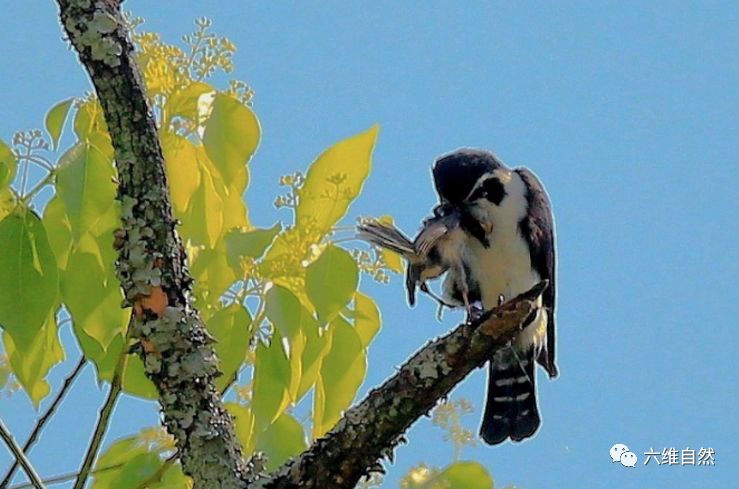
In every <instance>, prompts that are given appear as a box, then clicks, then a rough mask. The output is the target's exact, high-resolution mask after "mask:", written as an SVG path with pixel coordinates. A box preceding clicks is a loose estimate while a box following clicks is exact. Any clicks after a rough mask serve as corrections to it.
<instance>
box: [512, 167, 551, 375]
mask: <svg viewBox="0 0 739 489" xmlns="http://www.w3.org/2000/svg"><path fill="white" fill-rule="evenodd" d="M516 173H518V174H519V176H520V177H521V179H522V180H523V181H524V183H526V185H527V186H528V188H529V192H528V193H527V195H526V200H527V201H528V213H527V214H526V217H524V218H523V219H522V220H521V222H520V223H519V227H520V228H521V234H522V235H523V236H527V237H528V241H529V243H528V245H529V254H530V258H531V266H532V267H533V268H534V270H536V272H537V273H538V274H539V277H540V278H541V279H542V280H544V279H547V280H549V287H547V289H546V290H545V291H544V294H543V295H542V302H543V305H544V307H545V308H546V311H547V315H548V317H547V319H548V323H547V347H546V349H544V350H542V352H541V354H540V355H539V357H538V358H537V362H538V363H539V364H540V365H541V366H542V367H544V369H546V371H547V372H548V373H549V376H550V377H555V376H556V375H557V366H556V364H555V362H554V358H555V357H554V349H555V346H556V345H555V340H556V338H555V331H556V330H555V326H554V307H555V300H556V292H557V281H556V253H555V247H554V217H553V215H552V206H551V204H550V202H549V197H548V196H547V192H546V190H544V186H543V185H542V184H541V182H540V181H539V179H538V178H537V177H536V175H534V174H533V173H532V172H531V171H529V170H528V169H526V168H518V169H516Z"/></svg>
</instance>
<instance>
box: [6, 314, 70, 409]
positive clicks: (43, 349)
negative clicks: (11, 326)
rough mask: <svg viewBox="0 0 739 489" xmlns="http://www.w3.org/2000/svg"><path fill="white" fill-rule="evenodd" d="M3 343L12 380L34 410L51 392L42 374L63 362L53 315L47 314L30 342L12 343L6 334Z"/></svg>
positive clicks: (44, 375) (62, 353)
mask: <svg viewBox="0 0 739 489" xmlns="http://www.w3.org/2000/svg"><path fill="white" fill-rule="evenodd" d="M3 341H4V343H5V351H6V352H7V354H8V360H9V363H10V367H11V368H12V369H13V373H14V374H15V377H16V378H17V379H18V382H19V383H20V384H21V386H23V390H25V391H26V393H27V394H28V397H30V398H31V401H32V402H33V405H34V406H35V407H36V408H38V405H39V402H41V400H42V399H43V398H44V397H46V396H47V395H48V394H49V392H51V388H50V387H49V383H48V382H46V380H45V379H46V375H47V374H48V373H49V371H50V370H51V368H52V367H53V366H54V365H56V364H57V363H59V362H61V361H62V360H64V349H63V348H62V344H61V343H60V342H59V334H58V332H57V324H56V314H55V312H54V311H52V312H51V313H49V316H48V317H47V319H46V321H45V322H44V324H43V326H42V327H41V329H40V330H38V331H37V332H36V335H35V336H34V337H33V339H32V341H31V342H30V343H28V344H23V343H16V342H15V341H14V340H13V337H11V336H10V335H9V334H8V333H7V332H6V333H5V334H4V335H3Z"/></svg>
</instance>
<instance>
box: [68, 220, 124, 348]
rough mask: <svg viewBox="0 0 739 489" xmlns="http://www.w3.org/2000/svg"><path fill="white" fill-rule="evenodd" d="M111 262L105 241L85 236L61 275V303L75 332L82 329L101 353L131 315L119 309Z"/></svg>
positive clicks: (118, 291)
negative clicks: (63, 304)
mask: <svg viewBox="0 0 739 489" xmlns="http://www.w3.org/2000/svg"><path fill="white" fill-rule="evenodd" d="M101 241H102V240H101ZM106 241H107V240H106ZM106 245H107V246H106ZM114 262H115V252H114V250H113V247H112V246H110V245H109V244H108V243H107V242H103V243H99V242H98V241H97V240H95V238H94V237H92V236H91V235H90V234H89V233H88V234H85V235H84V236H82V238H81V239H80V241H79V244H78V246H77V247H76V249H75V250H74V251H73V252H72V253H71V255H70V256H69V259H68V262H67V266H66V269H65V271H64V273H63V274H62V276H61V287H60V288H61V295H62V300H63V301H64V303H65V304H66V306H67V309H68V310H69V312H70V314H71V316H72V321H73V322H74V325H75V331H76V332H79V330H80V329H81V330H83V331H84V332H85V334H86V335H87V336H89V337H91V338H92V339H94V340H95V341H96V342H97V343H98V344H99V345H100V347H101V348H102V350H103V351H105V350H107V349H108V345H109V344H110V342H111V341H112V340H113V338H114V337H115V336H117V335H121V334H123V333H124V331H125V328H126V325H127V324H128V318H129V317H130V315H131V312H130V309H122V308H121V302H122V301H123V293H122V292H121V288H120V285H119V282H118V279H117V277H116V275H115V270H114V267H113V264H114Z"/></svg>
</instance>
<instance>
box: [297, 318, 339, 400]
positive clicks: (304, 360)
mask: <svg viewBox="0 0 739 489" xmlns="http://www.w3.org/2000/svg"><path fill="white" fill-rule="evenodd" d="M302 317H303V318H304V320H303V321H302V322H301V330H302V331H301V333H302V335H303V337H304V338H305V346H304V347H303V354H302V355H301V359H300V369H301V370H300V385H299V386H298V391H297V392H296V393H295V395H294V396H293V402H295V403H297V402H298V401H299V400H300V399H302V398H303V396H304V395H305V394H306V393H307V392H308V391H309V390H310V388H311V387H313V385H314V384H315V383H316V379H318V373H319V371H320V369H321V363H322V362H323V358H324V357H325V356H326V354H327V353H328V351H329V349H330V348H331V341H330V340H331V338H330V335H329V334H325V333H324V334H321V329H320V327H319V324H318V322H317V321H316V320H315V319H313V317H312V316H310V315H309V314H308V315H304V316H302Z"/></svg>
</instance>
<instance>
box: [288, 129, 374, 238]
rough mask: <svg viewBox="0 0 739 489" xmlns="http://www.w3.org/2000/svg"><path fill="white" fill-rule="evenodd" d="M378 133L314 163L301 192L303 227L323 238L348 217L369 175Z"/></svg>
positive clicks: (343, 145)
mask: <svg viewBox="0 0 739 489" xmlns="http://www.w3.org/2000/svg"><path fill="white" fill-rule="evenodd" d="M378 131H379V128H378V126H376V125H375V126H372V127H371V128H370V129H368V130H367V131H365V132H363V133H360V134H357V135H356V136H352V137H350V138H347V139H345V140H343V141H341V142H339V143H337V144H335V145H334V146H332V147H331V148H329V149H327V150H326V151H325V152H324V153H322V154H321V155H320V156H319V157H318V159H317V160H316V161H314V162H313V164H312V165H311V166H310V169H309V170H308V174H307V175H306V177H305V184H304V185H303V188H302V189H301V190H300V201H299V203H298V207H297V210H296V223H297V226H298V227H299V228H301V229H304V230H306V231H307V232H309V233H310V234H313V233H317V234H318V235H319V236H320V235H323V234H325V233H326V232H327V231H328V230H329V229H331V227H332V226H333V225H334V224H336V223H337V222H338V221H339V220H340V219H341V218H342V217H344V215H345V214H346V212H347V210H348V208H349V204H350V203H351V202H352V201H353V200H354V199H355V198H356V197H357V195H359V192H360V191H361V189H362V184H363V183H364V181H365V179H366V178H367V175H369V172H370V167H371V162H372V151H373V149H374V147H375V141H376V139H377V133H378ZM311 231H312V232H311Z"/></svg>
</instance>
